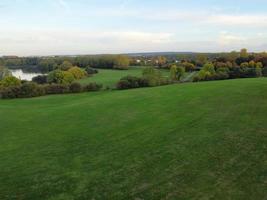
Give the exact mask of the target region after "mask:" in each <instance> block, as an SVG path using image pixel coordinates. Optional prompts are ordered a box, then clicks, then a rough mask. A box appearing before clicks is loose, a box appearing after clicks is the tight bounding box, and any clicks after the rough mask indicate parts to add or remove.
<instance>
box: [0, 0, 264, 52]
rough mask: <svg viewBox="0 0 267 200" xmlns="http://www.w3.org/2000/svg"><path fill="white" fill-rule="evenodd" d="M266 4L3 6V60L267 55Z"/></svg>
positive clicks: (159, 0) (192, 1)
mask: <svg viewBox="0 0 267 200" xmlns="http://www.w3.org/2000/svg"><path fill="white" fill-rule="evenodd" d="M266 8H267V1H266V0H253V1H251V0H223V1H222V0H221V1H219V0H216V1H215V0H0V55H18V56H33V55H77V54H102V53H136V52H162V51H179V52H188V51H194V52H225V51H232V50H239V49H241V48H248V49H249V50H250V51H256V52H260V51H266V50H267V12H266Z"/></svg>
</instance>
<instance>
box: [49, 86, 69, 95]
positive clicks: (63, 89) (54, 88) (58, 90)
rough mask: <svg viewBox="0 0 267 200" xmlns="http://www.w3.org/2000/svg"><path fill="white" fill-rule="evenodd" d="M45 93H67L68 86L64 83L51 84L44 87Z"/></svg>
mask: <svg viewBox="0 0 267 200" xmlns="http://www.w3.org/2000/svg"><path fill="white" fill-rule="evenodd" d="M44 88H45V93H46V94H64V93H69V91H70V90H69V86H68V85H66V84H51V85H46V86H45V87H44Z"/></svg>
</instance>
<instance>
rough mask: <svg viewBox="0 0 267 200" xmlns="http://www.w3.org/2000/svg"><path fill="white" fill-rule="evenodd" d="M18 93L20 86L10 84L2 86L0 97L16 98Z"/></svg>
mask: <svg viewBox="0 0 267 200" xmlns="http://www.w3.org/2000/svg"><path fill="white" fill-rule="evenodd" d="M19 94H20V86H10V87H5V88H2V89H1V91H0V97H1V98H2V99H14V98H18V97H19Z"/></svg>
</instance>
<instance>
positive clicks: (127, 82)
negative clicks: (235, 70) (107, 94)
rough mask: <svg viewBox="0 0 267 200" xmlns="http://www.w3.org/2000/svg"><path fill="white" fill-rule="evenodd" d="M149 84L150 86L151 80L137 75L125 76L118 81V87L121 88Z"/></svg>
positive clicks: (146, 85)
mask: <svg viewBox="0 0 267 200" xmlns="http://www.w3.org/2000/svg"><path fill="white" fill-rule="evenodd" d="M148 86H149V80H147V79H145V78H139V77H135V76H126V77H123V78H121V79H120V81H119V82H118V83H117V89H119V90H124V89H133V88H140V87H148Z"/></svg>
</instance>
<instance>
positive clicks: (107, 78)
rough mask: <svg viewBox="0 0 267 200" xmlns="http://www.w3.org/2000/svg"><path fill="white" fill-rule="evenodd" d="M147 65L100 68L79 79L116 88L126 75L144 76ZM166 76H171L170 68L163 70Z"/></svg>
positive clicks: (86, 82) (83, 82)
mask: <svg viewBox="0 0 267 200" xmlns="http://www.w3.org/2000/svg"><path fill="white" fill-rule="evenodd" d="M144 68H145V67H130V68H129V69H128V70H111V69H98V71H99V73H98V74H95V75H93V76H91V77H88V78H85V79H82V80H79V81H78V82H79V83H81V84H88V83H92V82H96V83H98V84H103V86H104V87H110V88H114V87H115V86H116V83H117V82H118V81H119V80H120V79H121V78H122V77H125V76H128V75H131V76H137V77H140V76H142V71H143V69H144ZM161 72H162V75H163V76H164V77H168V76H169V71H168V70H161Z"/></svg>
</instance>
